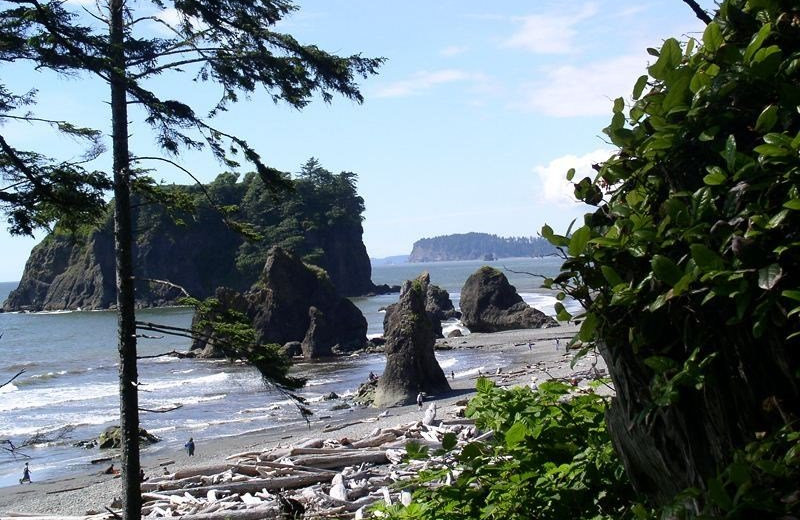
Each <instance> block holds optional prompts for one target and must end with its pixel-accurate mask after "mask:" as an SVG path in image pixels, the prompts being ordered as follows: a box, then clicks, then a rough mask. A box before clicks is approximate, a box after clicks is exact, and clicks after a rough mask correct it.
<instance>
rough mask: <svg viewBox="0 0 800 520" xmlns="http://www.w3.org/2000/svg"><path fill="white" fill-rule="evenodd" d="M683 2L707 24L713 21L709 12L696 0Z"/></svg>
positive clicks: (684, 0)
mask: <svg viewBox="0 0 800 520" xmlns="http://www.w3.org/2000/svg"><path fill="white" fill-rule="evenodd" d="M683 2H684V3H685V4H686V5H688V6H689V7H691V8H692V11H694V14H695V16H697V18H699V19H700V20H701V21H702V22H703V23H705V24H706V25H708V24H710V23H711V17H710V16H709V15H708V13H707V12H705V10H703V8H702V7H700V5H699V4H698V3H697V2H696V1H695V0H683Z"/></svg>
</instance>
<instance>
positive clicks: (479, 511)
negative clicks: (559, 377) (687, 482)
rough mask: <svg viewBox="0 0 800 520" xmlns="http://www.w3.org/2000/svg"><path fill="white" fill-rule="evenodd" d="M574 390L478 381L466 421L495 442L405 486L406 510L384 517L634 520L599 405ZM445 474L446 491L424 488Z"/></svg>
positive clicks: (473, 447) (475, 446)
mask: <svg viewBox="0 0 800 520" xmlns="http://www.w3.org/2000/svg"><path fill="white" fill-rule="evenodd" d="M572 390H574V387H571V386H569V385H566V384H564V383H559V382H547V383H543V384H542V385H541V386H540V387H539V389H538V390H535V391H533V390H530V389H528V388H513V389H510V390H503V389H499V388H496V387H495V386H494V383H492V382H491V381H489V380H488V379H484V378H482V379H479V380H478V395H477V396H476V397H475V398H473V399H472V400H471V401H470V402H469V405H468V407H467V415H469V416H470V417H473V418H474V419H475V421H476V424H477V425H478V426H479V427H481V428H484V429H492V430H494V432H495V436H494V440H493V441H492V442H491V443H490V444H482V443H471V444H468V445H466V446H465V447H464V448H463V449H462V451H461V452H460V454H459V455H458V464H457V466H456V467H452V468H442V469H438V470H433V471H429V472H425V473H423V474H422V475H421V476H420V479H419V480H418V481H414V482H411V483H409V487H412V488H417V489H416V491H415V492H414V495H413V501H412V503H411V505H410V506H408V507H403V506H401V505H395V506H391V507H385V506H381V508H382V510H383V511H384V512H386V513H388V514H389V516H390V518H394V519H417V520H424V519H463V518H502V519H506V520H511V519H529V518H537V519H553V520H556V519H558V520H561V519H565V518H569V519H582V518H586V519H588V518H593V519H601V518H608V519H612V518H613V519H624V518H634V513H633V507H632V506H633V504H634V500H635V496H634V493H633V489H632V488H631V486H630V484H629V482H628V480H627V478H626V476H625V474H624V470H623V468H622V464H621V463H620V461H619V459H618V458H617V457H616V455H615V454H614V450H613V448H612V446H611V442H610V439H609V437H608V434H607V433H606V428H605V423H604V412H605V408H606V406H605V401H604V398H602V397H600V396H598V395H596V394H594V393H591V392H589V393H578V394H571V391H572ZM451 447H452V446H451ZM415 453H416V451H415ZM447 473H451V475H457V476H456V478H455V479H454V480H453V482H452V484H451V485H444V486H435V487H432V488H429V487H426V486H425V484H426V483H432V482H437V481H441V480H443V479H445V478H446V475H447Z"/></svg>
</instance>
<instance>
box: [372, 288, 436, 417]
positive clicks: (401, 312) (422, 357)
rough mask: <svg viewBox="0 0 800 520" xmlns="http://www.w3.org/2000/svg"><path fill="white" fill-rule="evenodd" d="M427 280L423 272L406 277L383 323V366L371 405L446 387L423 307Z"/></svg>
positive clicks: (408, 399) (399, 401)
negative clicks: (388, 316)
mask: <svg viewBox="0 0 800 520" xmlns="http://www.w3.org/2000/svg"><path fill="white" fill-rule="evenodd" d="M429 283H430V279H429V277H428V276H427V273H424V274H423V275H421V276H420V277H419V278H417V279H416V280H410V281H406V282H405V283H404V284H403V289H402V291H401V293H400V301H399V302H398V303H397V304H396V305H397V306H396V307H395V309H394V312H392V313H391V316H390V318H389V319H388V320H387V322H386V323H385V325H384V337H385V338H386V346H385V349H386V368H385V369H384V371H383V375H382V376H381V378H380V380H379V381H378V389H377V390H376V391H375V401H374V403H373V404H374V405H375V406H380V407H386V406H395V405H403V404H410V403H413V402H414V401H415V399H416V397H417V394H419V393H420V392H425V393H427V394H438V393H441V392H447V391H449V390H450V385H449V384H448V383H447V378H446V377H445V375H444V372H443V371H442V368H441V367H440V366H439V362H438V361H436V356H435V355H434V352H433V345H434V343H435V342H436V338H435V336H434V332H433V325H432V323H431V319H430V317H429V316H428V312H427V311H426V310H425V297H426V294H427V292H428V285H429ZM387 314H388V313H387Z"/></svg>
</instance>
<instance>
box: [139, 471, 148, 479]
mask: <svg viewBox="0 0 800 520" xmlns="http://www.w3.org/2000/svg"><path fill="white" fill-rule="evenodd" d="M145 480H147V477H145V476H144V469H143V468H139V482H144V481H145Z"/></svg>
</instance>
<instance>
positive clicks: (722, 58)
mask: <svg viewBox="0 0 800 520" xmlns="http://www.w3.org/2000/svg"><path fill="white" fill-rule="evenodd" d="M798 20H800V6H798V4H797V3H796V2H788V1H782V0H727V1H725V2H722V3H721V4H720V9H719V13H718V15H717V16H716V17H715V19H714V21H713V22H712V23H710V24H709V25H708V26H707V27H706V30H705V32H704V34H703V36H702V42H695V41H693V40H690V41H689V42H687V43H685V44H682V43H680V42H678V41H677V40H675V39H668V40H666V41H665V42H664V44H663V45H662V46H661V48H660V49H649V52H650V54H651V55H653V56H654V57H655V61H654V62H653V63H652V64H651V66H650V67H649V68H648V75H646V76H642V77H641V78H639V80H638V81H637V82H636V85H635V87H634V91H633V99H634V100H633V102H632V104H630V105H629V106H626V104H625V102H624V100H623V99H621V98H620V99H618V100H617V101H616V102H615V103H614V114H613V116H612V119H611V123H610V124H609V126H608V127H606V128H605V130H604V132H605V134H606V135H607V136H608V138H609V139H610V141H611V142H612V143H613V144H614V145H616V146H617V147H618V148H619V150H618V151H617V152H616V153H615V154H614V155H613V156H612V157H611V158H610V159H609V160H607V161H606V162H605V163H604V164H602V165H601V166H600V167H599V168H598V174H597V176H596V177H595V178H594V179H591V178H588V177H587V178H584V179H581V180H579V181H578V182H575V183H574V185H575V196H576V198H578V199H579V200H582V201H583V202H585V203H586V204H589V205H593V206H596V207H597V210H596V211H594V212H593V213H589V214H587V215H585V217H584V221H583V226H582V227H580V228H579V229H578V230H577V231H575V232H574V233H573V235H572V237H571V238H567V236H566V235H563V236H562V235H557V234H555V233H554V232H553V230H552V229H551V228H550V227H548V226H545V227H544V228H543V229H542V232H541V233H542V236H543V237H545V238H547V239H548V240H550V242H551V243H552V244H554V245H556V246H559V247H562V248H563V247H566V248H567V251H568V253H569V256H568V258H566V261H565V262H564V264H563V266H562V272H561V274H560V275H559V276H558V277H556V278H555V279H553V280H548V281H546V285H547V286H550V287H554V288H557V289H559V290H560V291H561V292H562V293H564V294H567V295H569V296H572V297H573V298H575V299H576V300H578V301H579V302H581V304H582V305H583V307H584V308H585V309H586V314H585V316H584V317H585V321H584V323H583V324H582V327H581V332H580V334H579V339H580V341H582V342H584V343H585V345H584V346H585V347H587V348H591V347H593V346H594V345H600V346H602V347H604V348H607V349H608V350H609V351H611V352H613V353H619V358H620V359H624V363H625V365H626V368H625V370H627V372H626V373H623V370H622V369H619V368H616V370H619V372H620V375H624V376H626V380H625V384H626V385H628V390H629V392H628V394H630V395H629V396H628V397H627V398H628V399H629V400H628V401H627V402H626V403H625V405H624V406H625V407H626V409H627V407H630V408H629V409H630V410H633V413H635V414H637V419H636V420H637V422H638V423H639V425H642V424H643V423H647V421H648V419H649V418H651V417H653V416H654V415H655V414H657V413H661V412H663V413H664V415H661V417H662V418H663V417H669V418H670V419H669V420H670V421H671V424H668V425H667V426H668V427H669V426H675V423H677V422H679V421H681V420H682V421H685V422H686V423H689V424H693V425H694V426H693V427H694V428H695V429H696V430H700V431H704V432H705V434H706V435H708V436H709V438H713V437H714V436H715V435H719V436H723V435H722V434H719V433H717V434H715V433H708V432H711V431H712V430H726V431H725V435H728V436H729V438H731V439H737V438H739V439H745V440H749V439H752V438H753V437H752V436H753V434H754V433H755V432H754V431H750V430H748V428H750V429H752V428H753V425H756V424H758V425H759V427H760V428H763V429H764V430H765V432H766V434H767V436H768V437H769V436H770V435H771V434H775V433H776V432H777V431H778V429H779V428H780V427H781V426H782V425H783V424H786V422H787V420H788V419H787V416H786V415H785V414H783V413H778V411H777V410H775V409H769V408H768V407H764V406H762V401H765V399H769V398H770V395H771V394H770V393H776V394H781V393H782V395H781V397H780V399H781V400H784V399H785V401H786V404H785V406H796V404H797V390H796V389H797V385H798V381H797V378H798V374H800V370H799V369H800V365H798V359H800V358H798V357H797V355H796V349H797V347H798V344H797V343H798V336H799V335H800V300H798V299H797V298H796V296H797V295H798V294H800V277H799V275H798V274H799V273H800V114H799V113H798V110H797V108H798V106H800V34H799V33H798ZM572 175H574V173H573V172H570V173H568V177H571V176H572ZM567 235H568V233H567ZM577 237H579V238H577ZM559 318H560V319H565V318H571V317H570V316H568V315H566V314H564V315H561V313H560V315H559ZM748 360H749V361H748ZM620 362H621V363H622V361H620ZM757 363H761V364H759V365H758V367H757V368H755V369H753V365H756V364H757ZM750 370H752V372H750ZM739 373H741V374H743V375H741V376H738V375H737V374H739ZM614 375H615V374H614V370H612V376H614ZM735 377H741V381H742V383H741V384H742V385H747V386H749V387H750V390H749V391H750V392H751V394H749V395H750V397H748V399H750V402H749V403H751V405H750V406H749V407H747V408H745V407H740V408H738V409H732V410H731V411H730V413H731V414H732V415H735V416H738V419H735V418H733V417H731V418H725V419H721V421H722V422H719V423H713V421H714V420H716V419H718V418H709V417H705V416H704V414H705V413H706V412H704V411H702V410H700V409H699V408H693V407H692V405H691V404H688V403H706V402H709V401H708V396H709V395H713V394H714V392H718V391H719V389H720V388H725V385H726V384H730V382H729V381H726V379H731V378H735ZM631 378H635V382H633V381H632V379H631ZM737 381H738V380H737ZM639 382H644V383H645V384H644V386H643V387H638V386H637V384H636V383H639ZM747 392H748V390H742V395H744V394H746V393H747ZM772 398H774V396H772ZM717 401H718V400H717ZM715 402H716V401H715ZM733 402H735V403H739V402H741V401H740V400H736V399H732V403H733ZM788 403H793V404H792V405H789V404H788ZM735 406H736V405H732V408H734V407H735ZM667 411H669V413H675V414H676V415H669V416H668V415H666V414H667ZM712 411H713V409H712ZM725 413H728V411H726V412H725ZM693 414H694V415H693ZM676 417H680V419H676ZM712 424H713V426H712ZM642 427H643V428H644V426H642ZM675 427H676V428H682V427H678V426H675ZM727 430H730V431H727ZM734 430H736V431H734ZM654 437H655V434H654ZM745 440H742V441H741V442H742V444H744V442H745ZM657 442H658V439H657V440H656V443H657ZM665 446H666V444H665V445H664V446H660V447H661V448H664V449H666V448H665ZM710 448H711V447H710V446H708V445H707V443H706V439H703V440H702V443H700V444H698V446H697V450H698V453H701V452H704V451H714V450H719V449H720V448H718V446H713V448H711V449H710ZM748 449H750V448H748ZM753 450H754V452H758V453H762V452H763V450H762V449H761V448H753ZM725 451H726V448H722V449H721V452H720V453H713V454H712V455H709V456H708V457H709V458H712V459H713V460H717V461H718V462H719V463H720V465H721V466H724V465H725V464H726V463H727V461H728V459H729V458H730V457H733V456H734V455H733V453H725ZM727 451H732V450H730V449H728V450H727ZM790 451H791V450H790ZM663 455H664V456H665V457H668V456H669V453H663ZM695 455H696V454H695ZM697 457H698V459H699V458H702V456H697ZM735 457H737V458H738V459H740V460H743V459H742V457H744V458H745V459H746V458H747V455H743V454H742V453H739V454H737V455H735ZM695 469H696V468H695ZM687 471H688V470H687ZM731 471H733V472H734V473H736V474H737V477H734V476H733V475H732V474H731ZM740 472H741V468H740V469H737V470H731V469H730V468H729V469H727V470H725V471H724V472H723V473H722V474H721V475H720V476H719V477H717V478H713V477H712V476H711V475H700V476H699V478H700V479H701V481H703V479H706V480H704V482H705V487H706V488H707V489H705V491H703V492H702V493H695V495H696V496H697V497H699V498H700V499H701V500H700V502H699V508H700V510H701V512H702V511H705V513H703V514H707V515H711V514H719V515H731V516H736V515H739V514H741V511H742V510H739V509H737V507H738V506H737V505H736V504H738V503H739V502H738V501H737V500H739V499H741V500H745V498H743V497H747V496H751V497H752V496H762V494H763V496H766V495H768V494H769V493H770V491H769V490H770V488H769V487H767V486H769V485H771V484H770V483H769V482H770V481H769V479H767V478H755V477H754V478H753V479H751V480H748V481H747V482H748V484H747V489H746V490H743V489H741V488H736V489H732V488H731V486H732V482H733V480H736V479H738V480H739V481H740V482H742V481H743V480H742V478H741V475H739V473H740ZM693 478H694V477H693ZM732 479H733V480H732ZM723 491H724V493H723ZM737 497H738V498H737ZM779 497H780V496H779V495H775V494H773V495H772V497H771V498H770V499H769V500H767V501H770V500H771V501H773V502H774V501H775V500H776V499H777V498H779ZM747 500H749V499H747ZM747 500H745V502H747ZM684 505H686V504H684ZM743 507H745V510H746V508H747V507H749V506H747V505H745V506H743ZM765 510H768V509H765ZM687 511H688V510H687ZM687 514H688V513H687Z"/></svg>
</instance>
